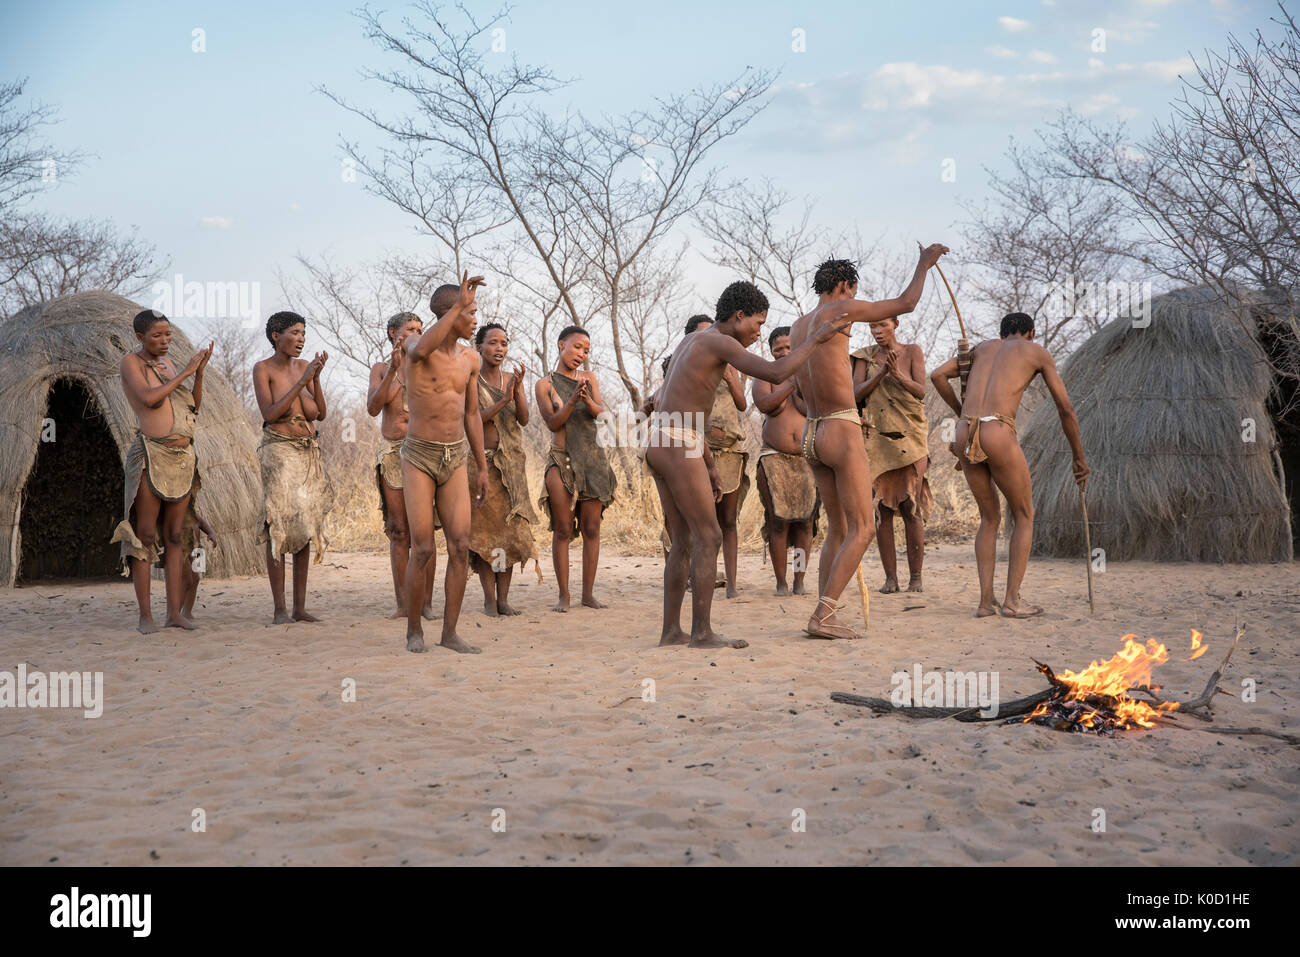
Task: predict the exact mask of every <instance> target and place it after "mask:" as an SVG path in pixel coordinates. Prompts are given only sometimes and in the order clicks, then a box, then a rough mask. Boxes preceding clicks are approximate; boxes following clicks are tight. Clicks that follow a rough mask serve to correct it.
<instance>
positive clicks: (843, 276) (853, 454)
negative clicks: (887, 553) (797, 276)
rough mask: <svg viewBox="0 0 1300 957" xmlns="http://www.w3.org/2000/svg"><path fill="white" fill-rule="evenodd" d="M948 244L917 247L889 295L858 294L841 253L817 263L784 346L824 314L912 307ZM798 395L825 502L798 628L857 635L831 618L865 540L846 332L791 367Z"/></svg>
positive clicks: (865, 317)
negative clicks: (903, 282)
mask: <svg viewBox="0 0 1300 957" xmlns="http://www.w3.org/2000/svg"><path fill="white" fill-rule="evenodd" d="M947 251H948V247H947V246H943V245H940V244H938V243H936V244H934V245H932V246H929V247H927V248H926V249H924V250H922V251H921V258H920V261H919V262H917V264H916V270H915V271H914V272H913V274H912V280H911V282H909V283H908V284H907V288H906V289H904V290H903V292H902V294H901V295H899V296H897V297H896V298H894V299H882V300H881V301H879V302H867V301H865V300H859V299H857V298H855V297H856V296H857V294H858V271H857V269H856V268H855V267H854V265H853V264H852V263H851V262H849V261H848V260H845V259H830V260H827V261H826V262H824V263H822V264H821V265H820V266H818V267H817V272H816V274H815V275H814V276H813V292H815V293H817V295H818V296H819V297H820V298H819V301H818V304H817V306H816V307H815V308H814V309H813V310H812V311H811V312H809V313H808V314H807V315H805V316H801V317H799V318H798V319H796V320H795V321H794V324H793V325H792V326H791V328H790V345H791V347H792V348H793V349H794V350H795V351H796V352H797V351H798V350H799V348H800V346H802V345H803V344H804V342H805V341H807V340H808V338H809V337H810V336H811V335H812V334H813V331H814V330H815V329H817V328H820V326H821V325H822V323H823V322H824V320H825V319H827V318H828V317H843V318H844V319H846V320H847V321H848V322H874V321H876V320H878V319H883V318H890V317H893V316H901V315H903V314H904V313H909V312H911V311H912V310H913V309H915V308H916V304H917V302H919V301H920V299H921V292H922V290H923V289H924V288H925V273H926V271H927V270H928V269H929V268H930V267H931V266H933V265H934V264H935V263H936V262H938V261H939V257H940V256H942V255H943V254H944V253H946V252H947ZM795 381H796V383H797V384H798V388H799V394H800V395H801V396H802V397H803V401H804V404H805V406H806V408H807V415H808V421H807V422H806V423H805V425H804V431H803V442H802V448H803V455H804V458H806V459H807V460H808V461H809V462H810V463H811V464H812V467H813V475H814V476H815V477H816V479H817V490H818V492H819V493H820V494H821V499H822V507H823V508H825V509H826V541H825V542H824V543H823V544H822V551H821V557H820V559H819V560H818V567H817V595H818V597H817V607H816V608H815V609H814V610H813V613H812V615H811V616H810V617H809V618H808V624H807V625H806V626H805V627H804V632H805V633H806V634H807V635H809V636H810V637H812V638H857V637H860V635H859V634H858V633H857V632H856V631H854V630H853V629H852V628H849V627H848V626H847V625H844V624H842V623H841V622H839V621H837V620H836V611H837V610H838V609H839V608H840V607H841V604H840V601H839V598H840V594H841V593H842V592H843V591H844V588H845V586H847V585H848V583H849V580H850V579H852V578H853V577H854V576H855V575H856V573H857V571H858V568H859V566H860V564H861V562H862V556H863V554H864V553H865V552H866V550H867V546H868V545H869V544H871V537H872V535H873V534H874V527H873V523H872V521H871V468H870V466H869V464H868V463H867V452H866V448H865V447H864V446H863V444H862V419H861V417H860V415H859V414H858V409H857V403H856V402H855V401H854V394H853V370H852V366H851V364H850V361H849V337H848V333H847V332H846V333H845V334H844V335H843V336H842V337H836V338H833V339H831V340H830V341H829V342H826V343H824V344H823V345H821V347H820V348H817V349H815V350H814V351H813V353H812V355H811V357H809V359H808V360H807V361H806V362H804V363H802V364H801V365H800V366H799V368H798V370H797V371H796V372H795Z"/></svg>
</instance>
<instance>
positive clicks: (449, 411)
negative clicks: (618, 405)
mask: <svg viewBox="0 0 1300 957" xmlns="http://www.w3.org/2000/svg"><path fill="white" fill-rule="evenodd" d="M481 285H483V277H482V276H475V277H473V278H472V279H471V278H470V275H469V273H468V272H467V273H465V274H464V275H462V276H461V282H460V287H459V288H457V287H456V286H453V285H450V284H448V285H445V286H439V287H438V288H437V289H435V290H434V292H433V296H432V298H431V299H430V300H429V308H430V309H432V310H433V314H434V315H435V316H437V317H438V321H437V322H435V323H434V324H433V325H432V326H431V327H430V328H429V329H428V330H426V331H425V332H423V333H421V334H420V335H418V336H408V337H407V338H406V340H405V342H404V343H403V345H404V347H405V349H406V397H407V404H408V405H409V406H410V408H411V417H410V420H409V422H408V423H407V428H406V438H405V439H403V440H402V450H401V457H402V484H403V485H404V486H405V489H404V493H405V498H406V517H407V522H408V523H409V526H410V529H411V558H410V561H409V562H408V563H407V566H406V650H407V651H413V652H421V651H425V650H426V649H425V645H424V629H423V628H422V627H421V625H420V605H421V602H420V599H421V597H422V593H423V590H424V575H425V574H427V573H428V572H427V568H428V565H429V563H430V562H431V561H432V560H433V554H434V548H435V546H434V515H435V513H436V514H437V517H438V520H439V521H440V522H441V523H442V532H443V535H444V537H445V538H446V540H447V577H446V580H445V584H444V586H443V607H442V640H441V642H440V644H441V645H442V646H443V647H444V648H450V649H451V650H452V651H456V652H459V653H461V654H478V651H479V649H478V648H476V647H474V646H473V645H471V644H469V643H467V642H465V641H464V640H462V639H461V637H460V636H459V635H458V634H457V633H456V625H457V623H458V622H459V621H460V606H461V603H462V602H463V601H464V599H465V579H466V577H467V576H468V574H469V526H470V508H471V507H472V506H471V502H470V488H469V479H468V476H467V473H466V463H467V462H468V460H469V456H471V455H473V456H474V461H475V463H476V464H477V466H478V481H477V482H476V483H475V485H476V486H477V487H476V488H475V490H474V504H477V503H479V502H482V501H483V497H484V495H485V494H486V492H487V460H486V458H485V457H484V455H483V420H482V418H481V417H480V416H479V411H478V389H477V388H476V387H475V386H476V383H477V381H478V373H479V364H480V361H481V360H480V359H479V355H478V353H477V352H475V351H474V350H473V349H471V348H469V347H468V346H462V345H461V344H460V343H459V342H458V341H457V340H459V339H469V338H470V337H472V336H473V335H474V327H475V325H477V321H478V320H477V318H476V314H477V312H478V306H477V305H476V304H475V302H474V294H475V290H476V289H477V288H478V287H479V286H481Z"/></svg>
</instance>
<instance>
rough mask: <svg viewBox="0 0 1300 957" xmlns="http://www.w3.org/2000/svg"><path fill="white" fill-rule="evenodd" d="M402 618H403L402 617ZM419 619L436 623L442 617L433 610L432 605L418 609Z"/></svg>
mask: <svg viewBox="0 0 1300 957" xmlns="http://www.w3.org/2000/svg"><path fill="white" fill-rule="evenodd" d="M403 617H405V616H404V615H403ZM420 617H421V618H423V619H424V620H425V621H437V620H438V619H439V618H441V617H442V616H441V615H439V614H438V613H437V612H436V611H434V610H433V606H432V605H425V606H424V607H423V608H421V609H420Z"/></svg>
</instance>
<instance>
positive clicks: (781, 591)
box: [776, 582, 790, 595]
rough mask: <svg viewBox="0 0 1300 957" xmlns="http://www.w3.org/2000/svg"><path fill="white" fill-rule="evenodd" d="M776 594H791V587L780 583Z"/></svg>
mask: <svg viewBox="0 0 1300 957" xmlns="http://www.w3.org/2000/svg"><path fill="white" fill-rule="evenodd" d="M776 593H777V594H778V595H788V594H790V586H789V585H787V584H786V583H785V582H778V583H777V586H776Z"/></svg>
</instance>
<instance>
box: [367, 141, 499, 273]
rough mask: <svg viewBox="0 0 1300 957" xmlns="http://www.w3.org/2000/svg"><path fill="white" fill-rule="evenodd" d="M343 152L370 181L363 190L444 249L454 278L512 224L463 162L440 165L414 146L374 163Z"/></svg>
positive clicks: (383, 153)
mask: <svg viewBox="0 0 1300 957" xmlns="http://www.w3.org/2000/svg"><path fill="white" fill-rule="evenodd" d="M344 151H345V152H346V153H347V154H348V155H349V156H350V157H352V159H353V160H354V161H355V162H356V164H357V167H358V168H359V169H360V170H361V171H362V172H363V173H365V174H366V175H367V176H368V177H369V178H368V180H367V182H366V185H365V188H366V190H368V191H369V192H371V193H373V194H374V195H376V196H378V197H380V198H381V199H386V200H388V201H389V202H390V203H392V204H393V205H394V206H396V207H397V208H398V209H400V210H402V211H403V212H406V213H408V214H410V215H411V216H413V217H414V218H415V219H416V220H417V222H418V223H419V226H418V227H417V231H418V232H419V233H420V234H421V235H425V236H431V237H433V238H434V239H436V240H437V241H438V242H439V243H441V244H442V245H443V246H444V247H445V248H446V250H447V255H448V256H449V258H450V261H451V264H452V266H453V268H454V272H455V275H456V276H459V275H460V273H461V270H462V269H463V268H468V267H466V266H465V265H464V261H463V260H464V258H465V255H466V253H468V252H469V249H470V247H471V244H472V243H473V242H474V241H475V240H477V239H479V238H480V237H482V236H485V235H487V234H488V233H490V232H492V231H493V230H495V229H497V228H499V227H501V226H504V225H505V224H506V223H508V222H509V221H510V216H509V214H508V213H505V212H503V211H502V210H501V208H500V207H499V206H498V204H497V203H496V202H495V201H494V199H495V192H494V190H493V189H492V186H491V184H490V183H487V182H485V181H484V180H483V178H482V176H481V175H479V171H478V170H476V169H474V168H472V167H467V166H466V165H465V164H464V163H463V162H462V163H460V164H458V165H451V164H447V163H440V162H438V161H437V160H436V159H431V157H430V155H429V154H430V151H429V150H428V149H425V148H423V147H422V146H421V145H420V144H416V143H405V144H402V145H401V147H400V148H399V149H392V148H390V147H381V148H380V149H379V157H380V158H379V159H378V160H376V161H373V162H372V161H370V160H368V159H367V158H366V156H365V153H364V152H363V151H362V150H361V149H360V147H358V146H357V145H356V144H355V143H346V144H344Z"/></svg>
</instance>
